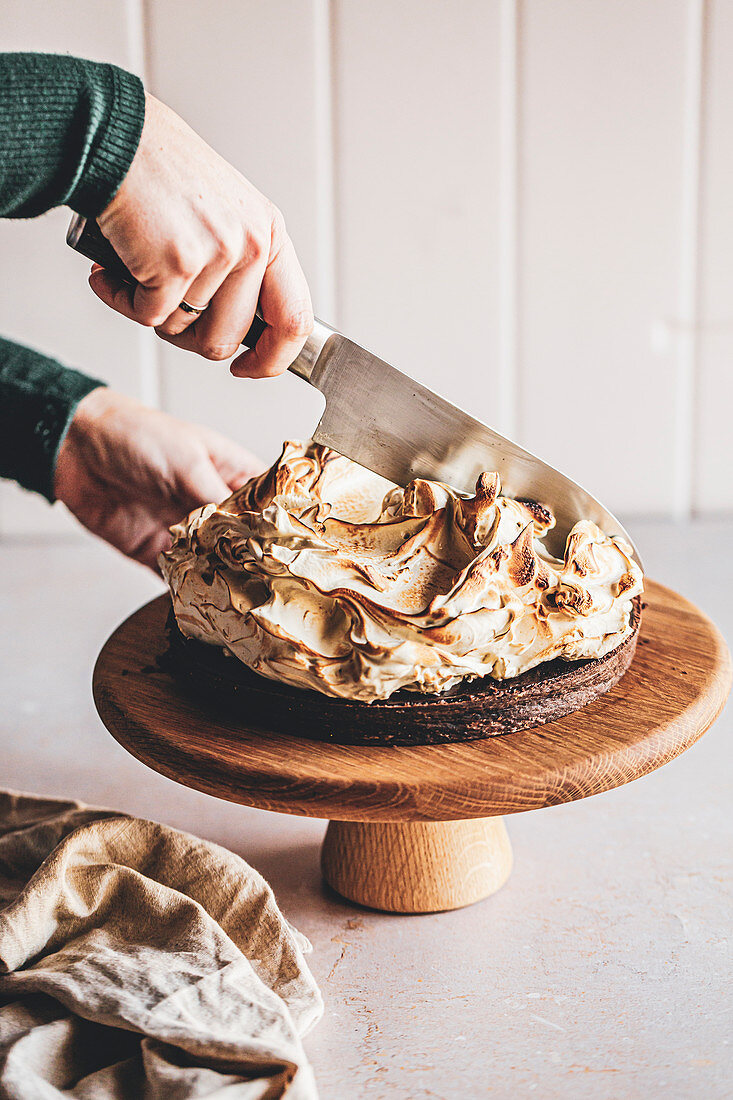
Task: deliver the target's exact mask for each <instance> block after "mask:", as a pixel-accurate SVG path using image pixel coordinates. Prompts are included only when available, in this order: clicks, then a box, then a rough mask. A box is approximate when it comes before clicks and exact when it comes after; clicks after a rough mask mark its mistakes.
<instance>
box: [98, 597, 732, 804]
mask: <svg viewBox="0 0 733 1100" xmlns="http://www.w3.org/2000/svg"><path fill="white" fill-rule="evenodd" d="M644 601H645V611H644V616H643V620H642V627H641V632H640V636H639V643H638V647H637V652H636V657H635V658H634V661H633V663H632V665H631V668H630V669H629V671H628V672H627V673H626V675H625V676H624V677H623V679H622V680H621V681H620V683H618V684H617V685H616V686H615V687H614V688H612V689H611V691H609V692H608V693H607V694H606V695H603V696H602V697H601V698H599V699H596V700H595V701H594V702H592V703H591V704H590V705H589V706H587V707H584V708H583V709H582V710H579V711H576V712H575V713H574V714H571V715H568V716H567V717H565V718H561V719H558V720H557V721H554V722H550V723H548V724H547V725H545V726H539V727H537V728H535V729H531V730H523V731H521V732H519V733H513V734H506V735H503V736H498V737H491V738H487V739H486V740H482V741H470V742H466V743H462V744H451V745H425V746H415V747H402V746H399V747H395V746H385V747H375V746H371V745H369V746H365V745H337V744H333V743H328V742H326V743H324V742H317V741H312V740H306V739H304V738H299V737H298V736H297V730H293V733H292V735H286V734H281V735H275V734H272V733H268V734H264V733H262V732H260V731H258V730H257V729H255V728H244V727H243V726H242V724H241V721H239V720H237V719H235V718H232V717H223V716H222V715H220V714H216V715H213V714H212V713H211V712H210V711H209V710H207V709H206V707H205V705H204V704H202V703H198V702H196V701H194V700H193V699H191V698H190V697H188V696H187V695H185V694H184V693H182V692H181V690H180V688H179V686H178V685H177V683H176V681H175V680H174V678H173V677H172V676H171V674H170V673H168V672H166V671H164V670H162V669H161V668H160V667H159V665H158V659H159V658H160V656H161V655H162V654H163V652H164V651H165V649H166V645H167V640H166V635H165V620H166V615H167V611H168V607H169V599H168V596H167V595H164V596H160V597H159V598H158V599H156V600H153V601H152V602H151V603H148V604H146V605H145V606H144V607H142V608H140V610H139V611H136V612H135V613H134V615H132V616H131V617H130V618H129V619H127V620H126V621H125V622H124V623H123V624H122V625H121V626H120V627H118V629H117V630H116V631H115V632H114V634H113V635H112V636H111V637H110V639H109V640H108V641H107V643H106V644H105V646H104V648H103V649H102V652H101V653H100V655H99V659H98V661H97V665H96V668H95V670H94V699H95V702H96V704H97V709H98V710H99V713H100V715H101V717H102V720H103V721H104V723H105V725H106V726H107V728H108V729H109V731H110V732H111V733H112V735H113V736H114V737H115V738H116V739H117V740H118V741H119V742H120V744H121V745H123V746H124V747H125V748H126V749H128V750H129V752H131V753H132V754H133V755H134V756H136V757H137V758H138V759H139V760H142V761H143V763H145V764H148V765H149V766H150V767H151V768H154V769H155V770H156V771H159V772H161V773H162V774H163V775H166V776H168V777H169V778H170V779H174V780H177V781H178V782H179V783H183V784H184V785H185V786H188V787H194V788H197V789H198V790H202V791H206V792H207V793H208V794H212V795H216V796H217V797H219V798H226V799H228V800H230V801H232V802H241V803H245V804H246V805H250V806H258V807H260V808H262V809H266V810H277V811H280V812H282V813H292V814H299V815H302V816H306V817H328V818H332V819H335V820H340V821H452V820H460V819H465V818H474V817H489V816H494V815H499V814H510V813H518V812H520V811H523V810H534V809H539V808H540V807H542V806H550V805H554V804H556V803H559V802H570V801H572V800H574V799H576V798H586V797H587V796H589V795H592V794H599V793H600V792H601V791H605V790H609V789H610V788H612V787H619V786H621V785H622V784H623V783H628V782H629V781H630V780H632V779H637V778H638V777H639V776H642V775H646V774H647V773H648V772H651V771H653V770H654V769H655V768H659V767H661V765H662V764H666V763H667V762H668V761H669V760H671V759H673V757H675V756H678V755H679V754H680V753H681V752H684V750H685V749H687V748H689V746H690V745H692V744H693V743H694V742H695V741H697V739H698V738H699V737H701V736H702V734H703V733H704V732H705V730H706V729H708V727H709V726H710V725H712V723H713V722H714V721H715V719H716V717H717V716H718V714H719V713H720V711H721V710H722V708H723V705H724V703H725V700H726V698H727V695H728V692H729V690H730V683H731V663H730V655H729V653H728V649H727V646H726V644H725V642H724V640H723V638H722V636H721V634H720V632H719V631H718V629H717V628H716V627H715V625H714V624H713V623H712V622H711V621H710V619H708V618H707V616H706V615H704V614H703V613H702V612H701V611H699V610H698V609H697V608H696V607H695V606H694V605H693V604H691V603H689V601H687V600H685V599H684V598H683V597H682V596H679V595H677V593H675V592H672V591H671V590H670V589H668V588H664V587H663V586H662V585H659V584H655V583H654V582H652V581H647V591H646V594H645V596H644Z"/></svg>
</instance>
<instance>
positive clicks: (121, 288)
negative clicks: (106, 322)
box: [89, 267, 136, 321]
mask: <svg viewBox="0 0 733 1100" xmlns="http://www.w3.org/2000/svg"><path fill="white" fill-rule="evenodd" d="M89 286H90V287H91V288H92V290H93V291H94V293H95V294H96V295H97V297H98V298H101V300H102V301H103V302H104V304H105V305H106V306H109V307H110V309H113V310H115V312H116V313H121V314H122V316H123V317H129V318H130V319H131V320H133V321H134V320H135V319H136V318H135V309H134V306H133V289H134V288H133V287H131V286H130V284H129V283H123V282H122V280H121V279H118V278H117V277H116V276H114V275H110V273H109V272H108V271H105V269H104V268H103V267H97V268H93V269H92V273H91V275H90V276H89Z"/></svg>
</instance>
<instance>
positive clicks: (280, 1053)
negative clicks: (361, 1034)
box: [0, 792, 323, 1100]
mask: <svg viewBox="0 0 733 1100" xmlns="http://www.w3.org/2000/svg"><path fill="white" fill-rule="evenodd" d="M307 950H310V945H309V944H308V941H307V940H306V939H305V937H304V936H301V935H300V933H298V932H296V931H295V929H293V928H292V927H291V926H290V925H289V924H288V923H287V921H286V920H285V919H284V917H283V916H282V914H281V912H280V910H279V909H278V907H277V903H276V902H275V898H274V896H273V893H272V890H271V889H270V887H269V886H268V885H267V883H266V882H265V880H264V879H263V878H262V876H261V875H259V874H258V873H257V872H256V871H254V870H253V869H252V868H251V867H249V866H248V865H247V864H246V863H245V862H244V860H242V859H240V858H239V857H238V856H235V855H233V854H232V853H231V852H228V851H226V850H225V849H223V848H220V847H218V846H217V845H216V844H210V843H209V842H207V841H204V840H199V839H198V838H196V837H194V836H189V835H188V834H186V833H181V832H178V831H177V830H175V829H171V828H169V827H168V826H166V825H158V824H155V823H154V822H152V821H142V820H140V819H138V818H133V817H128V816H127V815H125V814H121V813H115V812H114V811H110V810H98V809H93V808H91V807H88V806H84V805H82V804H81V803H78V802H61V801H54V800H51V799H42V798H35V797H30V796H27V795H20V794H13V793H9V792H0V1097H2V1098H3V1100H10V1098H12V1100H54V1098H56V1097H62V1096H63V1097H77V1098H80V1100H98V1098H100V1100H101V1098H102V1097H104V1098H105V1100H107V1098H114V1100H118V1098H119V1100H123V1098H124V1100H130V1098H133V1100H138V1098H139V1100H187V1098H189V1097H203V1096H206V1097H210V1098H214V1097H216V1098H219V1097H221V1098H225V1100H229V1098H230V1097H231V1100H235V1098H236V1100H240V1098H241V1100H255V1098H256V1100H274V1098H276V1097H280V1096H285V1095H287V1097H288V1100H312V1098H315V1096H316V1089H315V1085H314V1082H313V1076H312V1072H311V1069H310V1066H309V1065H308V1061H307V1059H306V1056H305V1054H304V1051H303V1046H302V1043H301V1037H302V1036H303V1035H304V1034H305V1032H306V1031H307V1030H308V1029H309V1028H310V1027H311V1026H312V1025H313V1024H314V1023H315V1022H316V1021H317V1020H318V1019H319V1017H320V1015H321V1012H322V1010H323V1004H322V1001H321V996H320V993H319V992H318V988H317V986H316V984H315V981H314V980H313V977H312V975H311V973H310V971H309V969H308V966H307V964H306V962H305V959H304V957H303V953H304V951H307Z"/></svg>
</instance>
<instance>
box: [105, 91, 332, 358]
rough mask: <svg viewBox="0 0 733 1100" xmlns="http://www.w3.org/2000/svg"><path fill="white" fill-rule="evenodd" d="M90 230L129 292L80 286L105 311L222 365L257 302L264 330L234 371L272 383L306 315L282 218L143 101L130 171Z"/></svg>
mask: <svg viewBox="0 0 733 1100" xmlns="http://www.w3.org/2000/svg"><path fill="white" fill-rule="evenodd" d="M97 222H98V224H99V227H100V229H101V230H102V232H103V233H104V235H105V236H106V237H107V238H108V240H109V241H110V243H111V244H112V247H113V248H114V250H115V252H116V253H117V254H118V256H119V257H120V259H122V260H123V261H124V263H125V264H126V265H127V267H128V268H129V270H130V271H131V272H132V274H133V275H134V276H135V279H136V280H137V283H138V285H137V287H134V288H133V287H130V286H129V285H128V284H126V283H123V282H121V280H119V279H117V278H114V277H113V276H112V275H110V274H109V273H107V272H106V271H103V270H102V269H95V270H93V271H92V274H91V276H90V279H89V283H90V286H91V288H92V290H93V291H94V293H95V294H97V295H98V297H100V298H101V299H102V301H103V302H105V303H106V304H107V305H108V306H111V308H112V309H115V310H117V312H118V313H122V314H124V316H125V317H129V318H131V319H132V320H134V321H138V322H139V323H140V324H142V325H148V326H154V327H155V330H156V332H157V333H158V335H159V336H161V337H162V338H163V339H164V340H168V341H169V342H170V343H171V344H175V345H176V347H180V348H185V349H186V350H187V351H195V352H198V354H199V355H203V356H204V357H205V358H207V359H228V358H229V357H230V356H232V355H234V354H235V353H236V352H237V351H238V350H239V349H240V344H241V342H242V340H243V339H244V337H245V335H246V333H247V331H248V329H249V327H250V325H251V323H252V319H253V317H254V313H255V309H256V308H257V304H258V301H259V306H260V311H261V313H262V315H263V317H264V319H265V321H266V322H267V324H268V326H269V328H268V329H267V330H266V332H265V333H264V335H263V336H262V337H261V338H260V340H258V342H257V347H256V348H254V349H250V350H248V351H245V352H244V353H243V354H241V355H239V357H238V358H237V359H236V360H235V361H234V363H233V364H232V366H231V371H232V373H233V374H236V375H238V376H247V377H252V378H261V377H267V376H270V375H275V374H281V373H282V372H283V371H284V370H286V369H287V368H288V367H289V366H290V364H291V363H292V362H293V361H294V359H295V358H296V357H297V355H298V353H299V352H300V350H301V348H302V347H303V344H304V343H305V340H306V337H307V336H308V334H309V333H310V331H311V329H312V327H313V308H312V306H311V300H310V293H309V291H308V285H307V283H306V280H305V276H304V275H303V271H302V269H301V267H300V264H299V263H298V259H297V257H296V255H295V249H294V248H293V244H292V241H291V240H290V237H289V236H288V234H287V232H286V230H285V223H284V221H283V218H282V215H281V214H280V211H279V210H277V209H276V208H275V207H274V206H273V205H272V203H271V202H269V201H268V200H267V199H266V198H265V197H264V195H261V194H260V192H259V191H257V190H256V188H254V187H253V186H252V184H251V183H249V182H248V181H247V180H246V179H245V178H244V177H243V176H242V175H240V173H239V172H237V171H236V170H235V169H234V168H232V166H231V165H230V164H228V163H227V162H226V161H225V160H224V159H223V158H222V157H220V156H219V155H218V153H215V152H214V150H213V149H211V148H210V147H209V146H208V145H207V144H206V142H205V141H203V139H202V138H200V137H199V136H198V134H196V133H194V131H193V130H192V129H191V128H190V127H189V126H187V125H186V123H185V122H184V121H183V120H182V119H180V118H179V117H178V115H176V114H175V113H174V112H173V111H171V110H170V109H169V108H168V107H166V106H165V105H164V104H163V103H160V102H159V101H158V100H157V99H155V98H154V97H153V96H151V95H146V101H145V124H144V126H143V132H142V136H141V138H140V145H139V147H138V150H137V153H136V154H135V158H134V160H133V162H132V165H131V166H130V170H129V171H128V173H127V176H126V177H125V179H124V180H123V183H122V186H121V187H120V189H119V191H118V192H117V194H116V195H115V197H114V198H113V199H112V202H111V203H110V204H109V206H108V207H107V208H106V210H104V211H103V212H102V214H100V215H99V217H98V218H97ZM184 299H185V300H186V301H188V302H189V303H190V304H192V305H195V306H203V305H206V304H207V303H210V304H209V306H208V308H207V309H206V311H205V312H204V313H202V314H201V315H200V316H198V317H195V316H194V315H192V314H190V313H185V312H184V311H183V310H182V309H179V308H178V306H179V303H180V302H181V301H183V300H184Z"/></svg>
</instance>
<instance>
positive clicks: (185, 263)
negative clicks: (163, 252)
mask: <svg viewBox="0 0 733 1100" xmlns="http://www.w3.org/2000/svg"><path fill="white" fill-rule="evenodd" d="M166 268H167V274H168V276H169V277H171V278H174V279H193V278H195V276H196V275H198V273H199V271H200V270H201V262H200V258H199V256H197V255H196V253H195V252H194V250H193V249H191V248H187V247H186V246H185V245H184V244H181V243H175V244H172V245H171V246H170V248H169V249H168V253H167V256H166Z"/></svg>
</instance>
